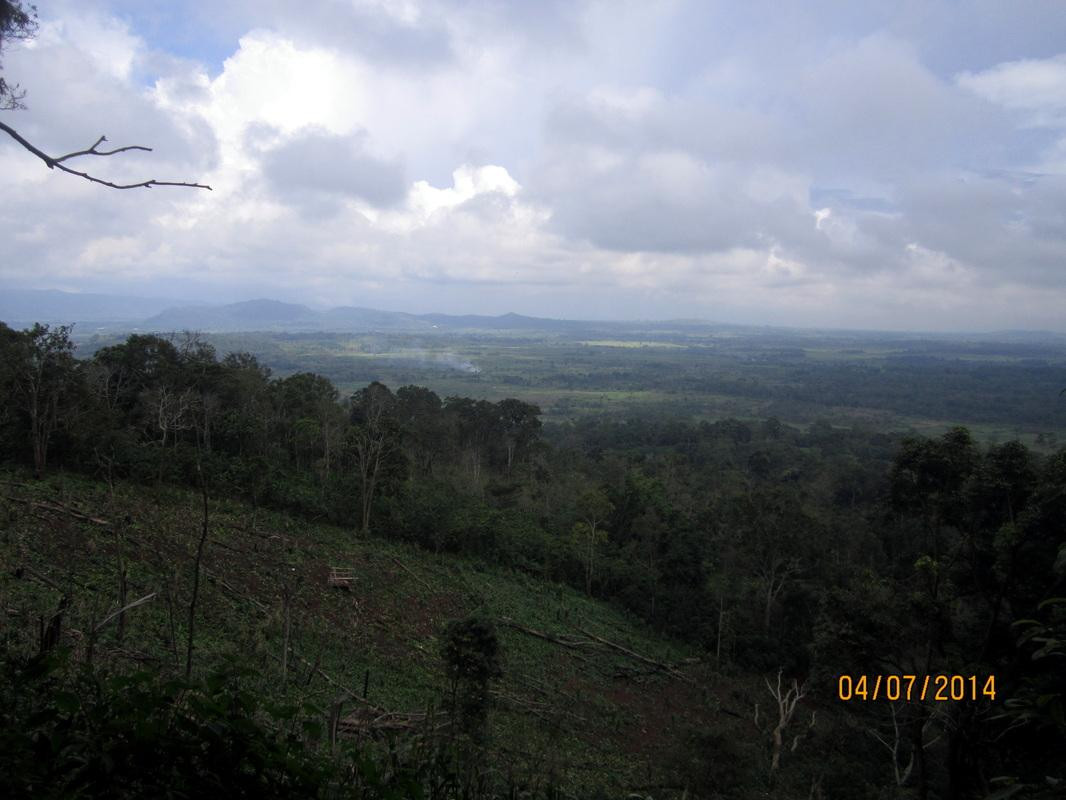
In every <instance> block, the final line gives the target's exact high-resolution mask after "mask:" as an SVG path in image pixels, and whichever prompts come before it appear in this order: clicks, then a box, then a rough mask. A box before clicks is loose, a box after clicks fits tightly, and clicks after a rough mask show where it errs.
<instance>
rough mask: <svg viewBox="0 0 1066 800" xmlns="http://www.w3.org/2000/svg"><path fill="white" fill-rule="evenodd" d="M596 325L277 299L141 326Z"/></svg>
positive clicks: (164, 316)
mask: <svg viewBox="0 0 1066 800" xmlns="http://www.w3.org/2000/svg"><path fill="white" fill-rule="evenodd" d="M595 324H597V323H589V322H578V321H574V320H555V319H541V318H538V317H524V316H522V315H520V314H503V315H501V316H498V317H491V316H483V315H477V314H467V315H459V316H452V315H450V314H405V313H403V312H400V311H379V310H377V309H373V308H359V307H355V306H340V307H337V308H330V309H327V310H325V311H316V310H314V309H312V308H308V307H307V306H302V305H296V304H293V303H282V302H279V301H277V300H249V301H247V302H244V303H231V304H229V305H224V306H192V307H184V308H168V309H167V310H166V311H163V312H162V313H160V314H156V315H155V316H154V317H151V318H150V319H147V320H145V321H144V323H143V324H142V327H144V328H148V329H150V330H160V331H172V330H186V329H188V330H198V331H204V332H205V333H211V332H234V331H281V330H284V331H292V332H303V331H336V332H361V331H426V332H428V331H431V330H433V329H434V328H437V329H441V328H444V329H449V330H463V329H473V330H531V331H533V330H537V331H563V330H576V329H580V328H585V327H589V326H591V325H595Z"/></svg>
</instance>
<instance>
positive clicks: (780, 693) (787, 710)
mask: <svg viewBox="0 0 1066 800" xmlns="http://www.w3.org/2000/svg"><path fill="white" fill-rule="evenodd" d="M765 682H766V688H767V689H769V690H770V696H771V697H773V699H774V703H775V704H776V705H777V720H776V722H775V721H773V720H767V722H766V724H765V725H764V724H763V723H762V722H760V719H759V716H760V715H759V704H758V703H756V704H755V727H756V728H758V729H759V730H760V731H762V732H763V733H764V734H766V735H768V736H769V737H770V747H771V750H770V776H769V778H770V783H771V784H772V783H773V780H774V777H775V776H776V774H777V770H778V768H779V767H780V766H781V751H782V750H783V749H784V746H785V731H786V730H787V729H788V726H789V724H790V723H791V722H792V717H793V716H794V715H795V713H796V706H797V705H798V704H799V701H800V700H802V699H803V698H804V697H806V696H807V685H806V683H797V682H796V681H795V680H793V681H792V686H790V687H789V688H788V689H783V688H782V686H781V670H778V671H777V684H776V685H774V684H771V683H770V681H769V680H766V681H765ZM814 721H815V712H814V711H812V712H811V719H810V722H809V723H807V728H806V729H805V730H804V731H803V732H802V733H799V734H797V735H796V736H794V737H793V739H792V744H791V746H790V747H789V751H790V752H795V751H796V748H797V747H799V743H800V742H801V741H803V739H804V737H806V735H807V733H808V732H810V730H811V729H812V728H814ZM771 725H772V727H771Z"/></svg>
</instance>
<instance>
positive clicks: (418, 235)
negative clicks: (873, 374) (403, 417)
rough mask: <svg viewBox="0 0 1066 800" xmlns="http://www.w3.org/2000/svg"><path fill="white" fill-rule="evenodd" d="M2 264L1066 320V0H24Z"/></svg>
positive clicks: (372, 296) (698, 304)
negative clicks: (26, 31)
mask: <svg viewBox="0 0 1066 800" xmlns="http://www.w3.org/2000/svg"><path fill="white" fill-rule="evenodd" d="M37 6H38V11H39V19H40V27H39V31H38V35H37V37H36V38H35V39H34V40H32V41H30V42H26V43H21V42H17V43H11V44H10V45H8V46H6V47H5V50H4V53H3V59H2V62H3V74H4V76H5V77H6V79H7V80H8V82H9V83H11V82H18V83H19V84H21V86H22V87H23V88H24V89H25V90H26V91H27V95H26V98H25V101H24V102H25V104H26V106H27V108H26V109H25V110H18V111H3V112H0V115H2V116H0V119H2V120H3V121H4V122H5V123H6V124H8V125H10V126H12V127H14V128H15V129H17V130H18V131H19V132H20V133H21V134H22V135H23V136H25V137H26V138H28V139H30V140H31V141H33V142H34V143H35V144H36V145H37V146H38V147H40V148H42V149H43V150H45V151H46V152H49V153H51V154H53V155H56V154H60V153H65V152H69V151H72V150H77V149H81V148H83V147H86V146H88V145H90V144H92V142H93V141H95V140H96V138H97V137H99V136H100V135H101V134H105V135H106V136H107V137H108V141H109V142H110V143H111V144H113V145H116V146H120V145H126V144H138V145H145V146H149V147H152V148H153V150H152V152H150V153H137V152H133V153H124V154H121V155H119V156H114V157H110V158H95V159H83V160H82V162H81V164H82V166H83V168H91V169H92V171H93V173H94V174H97V175H100V176H101V177H107V178H109V179H114V180H126V179H130V180H144V179H147V178H157V179H159V180H186V181H196V182H201V183H207V184H210V185H211V186H212V187H213V191H210V192H207V191H203V190H197V189H187V188H166V187H161V188H154V189H150V190H145V189H137V190H130V191H116V190H112V189H108V188H105V187H101V186H96V185H92V184H89V183H87V182H85V181H83V180H81V179H79V178H77V177H74V176H71V175H65V174H61V173H59V172H58V171H50V170H48V169H47V168H46V167H45V166H44V165H43V164H42V163H41V162H40V161H39V160H37V159H35V158H34V157H33V156H32V155H30V154H29V153H27V152H26V151H25V150H23V149H22V148H21V147H19V146H18V145H17V144H15V143H14V142H12V141H8V140H6V139H5V141H3V142H0V187H2V188H0V290H2V288H3V287H4V286H8V287H18V288H55V289H65V290H68V291H92V292H107V293H124V294H131V295H142V296H143V295H148V296H163V297H173V298H174V299H175V303H179V302H182V303H183V302H188V301H207V302H232V301H237V300H244V299H251V298H258V297H271V298H275V299H280V300H288V301H292V302H302V303H307V304H310V305H314V306H320V307H324V306H336V305H356V306H366V307H372V308H381V309H388V310H397V311H410V312H416V313H422V312H430V311H440V312H448V313H486V314H500V313H505V312H518V313H524V314H532V315H538V316H548V317H566V318H582V319H672V318H703V319H708V320H712V321H721V322H739V323H751V324H765V325H789V326H804V327H820V328H865V329H882V330H906V329H909V330H923V331H941V330H945V331H946V330H975V331H978V330H981V331H986V330H1002V329H1030V330H1035V329H1046V330H1058V331H1063V330H1066V313H1064V311H1066V12H1064V11H1063V6H1062V4H1061V2H1058V0H1048V1H1047V2H1034V1H1033V0H1013V2H1010V3H1004V2H1002V1H1001V0H987V1H985V0H975V1H974V2H957V1H954V2H948V1H947V0H944V1H941V0H911V1H908V0H902V1H901V2H898V3H874V2H858V1H857V0H840V1H839V2H837V1H836V0H834V1H829V0H795V1H794V2H793V1H791V0H775V2H760V0H751V1H750V2H745V3H736V2H713V1H711V0H698V1H695V2H684V1H683V0H669V1H666V2H653V1H649V0H641V1H640V2H626V0H608V1H606V2H596V1H594V2H582V0H568V1H564V0H539V2H536V3H530V2H524V1H522V0H514V1H513V2H511V1H509V0H467V1H466V2H459V0H428V1H427V2H418V1H417V0H301V2H299V3H293V2H284V1H283V0H235V1H233V2H227V3H224V4H219V3H217V2H215V0H185V1H184V2H179V1H173V0H167V1H166V2H150V1H148V0H113V1H112V2H105V1H104V0H79V1H78V2H71V1H69V0H40V2H38V3H37Z"/></svg>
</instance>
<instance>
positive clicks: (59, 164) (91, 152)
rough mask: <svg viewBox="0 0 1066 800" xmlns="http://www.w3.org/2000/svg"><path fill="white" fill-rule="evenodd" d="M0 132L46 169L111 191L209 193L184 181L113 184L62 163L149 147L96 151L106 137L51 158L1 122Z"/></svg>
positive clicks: (154, 180) (147, 148) (148, 148)
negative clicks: (157, 188) (167, 188)
mask: <svg viewBox="0 0 1066 800" xmlns="http://www.w3.org/2000/svg"><path fill="white" fill-rule="evenodd" d="M0 130H2V131H4V132H5V133H7V134H8V136H10V137H11V138H12V139H14V140H15V141H16V142H18V143H19V144H20V145H22V146H23V147H24V148H26V149H27V150H29V151H30V152H31V153H33V154H34V155H35V156H37V158H39V159H41V161H43V162H44V163H45V164H46V165H47V167H48V169H56V168H58V169H61V170H63V172H68V173H70V174H71V175H77V176H78V177H79V178H85V180H87V181H91V182H92V183H99V184H100V185H101V186H109V187H111V188H112V189H140V188H145V189H151V188H152V187H153V186H187V187H189V188H192V189H207V190H208V191H211V187H210V186H208V185H206V184H203V183H188V182H185V181H160V180H156V179H155V178H152V179H151V180H147V181H140V182H139V183H113V182H111V181H105V180H103V179H102V178H97V177H94V176H92V175H90V174H89V173H88V172H81V171H79V170H76V169H71V168H70V167H68V166H66V165H65V164H64V163H63V162H64V161H67V160H69V159H72V158H78V157H80V156H113V155H115V154H116V153H125V152H126V151H128V150H143V151H144V152H147V153H150V152H152V148H151V147H144V146H143V145H139V144H131V145H126V146H125V147H116V148H115V149H114V150H100V149H98V148H99V147H100V145H101V144H103V143H104V142H106V141H107V137H106V136H101V137H100V138H99V139H97V140H96V142H94V143H93V145H92V147H88V148H86V149H85V150H75V151H74V152H73V153H67V154H66V155H62V156H57V157H54V158H53V157H52V156H50V155H48V154H47V153H45V152H44V151H42V150H40V149H39V148H37V147H35V146H34V145H33V144H32V143H31V142H29V141H28V140H27V139H25V138H23V136H22V135H21V134H19V132H18V131H16V130H15V129H14V128H12V127H10V126H9V125H5V124H4V123H3V122H0Z"/></svg>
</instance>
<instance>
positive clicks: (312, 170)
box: [262, 132, 407, 207]
mask: <svg viewBox="0 0 1066 800" xmlns="http://www.w3.org/2000/svg"><path fill="white" fill-rule="evenodd" d="M365 138H366V137H365V135H363V134H361V133H360V134H356V135H354V136H335V135H332V134H329V133H322V132H310V133H306V134H303V135H300V136H297V137H295V138H293V139H291V140H289V141H287V142H285V143H284V144H282V145H280V146H279V147H275V148H273V149H272V150H269V151H267V153H266V154H265V155H264V156H263V161H262V168H263V172H264V174H265V175H266V177H267V180H268V181H269V182H270V184H271V186H272V188H273V189H274V190H275V191H276V192H277V193H278V194H279V195H281V196H284V197H292V196H293V195H294V194H299V193H305V192H306V193H311V194H327V195H340V196H348V197H355V198H359V199H362V200H365V201H366V202H368V203H370V204H371V205H373V206H379V207H380V206H391V205H395V204H396V203H398V202H399V201H400V200H402V199H403V197H404V196H405V194H406V191H407V183H406V180H405V176H404V169H403V165H402V164H401V163H400V162H399V161H396V160H390V159H384V158H377V157H375V156H373V155H371V154H369V153H367V152H366V143H365Z"/></svg>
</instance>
